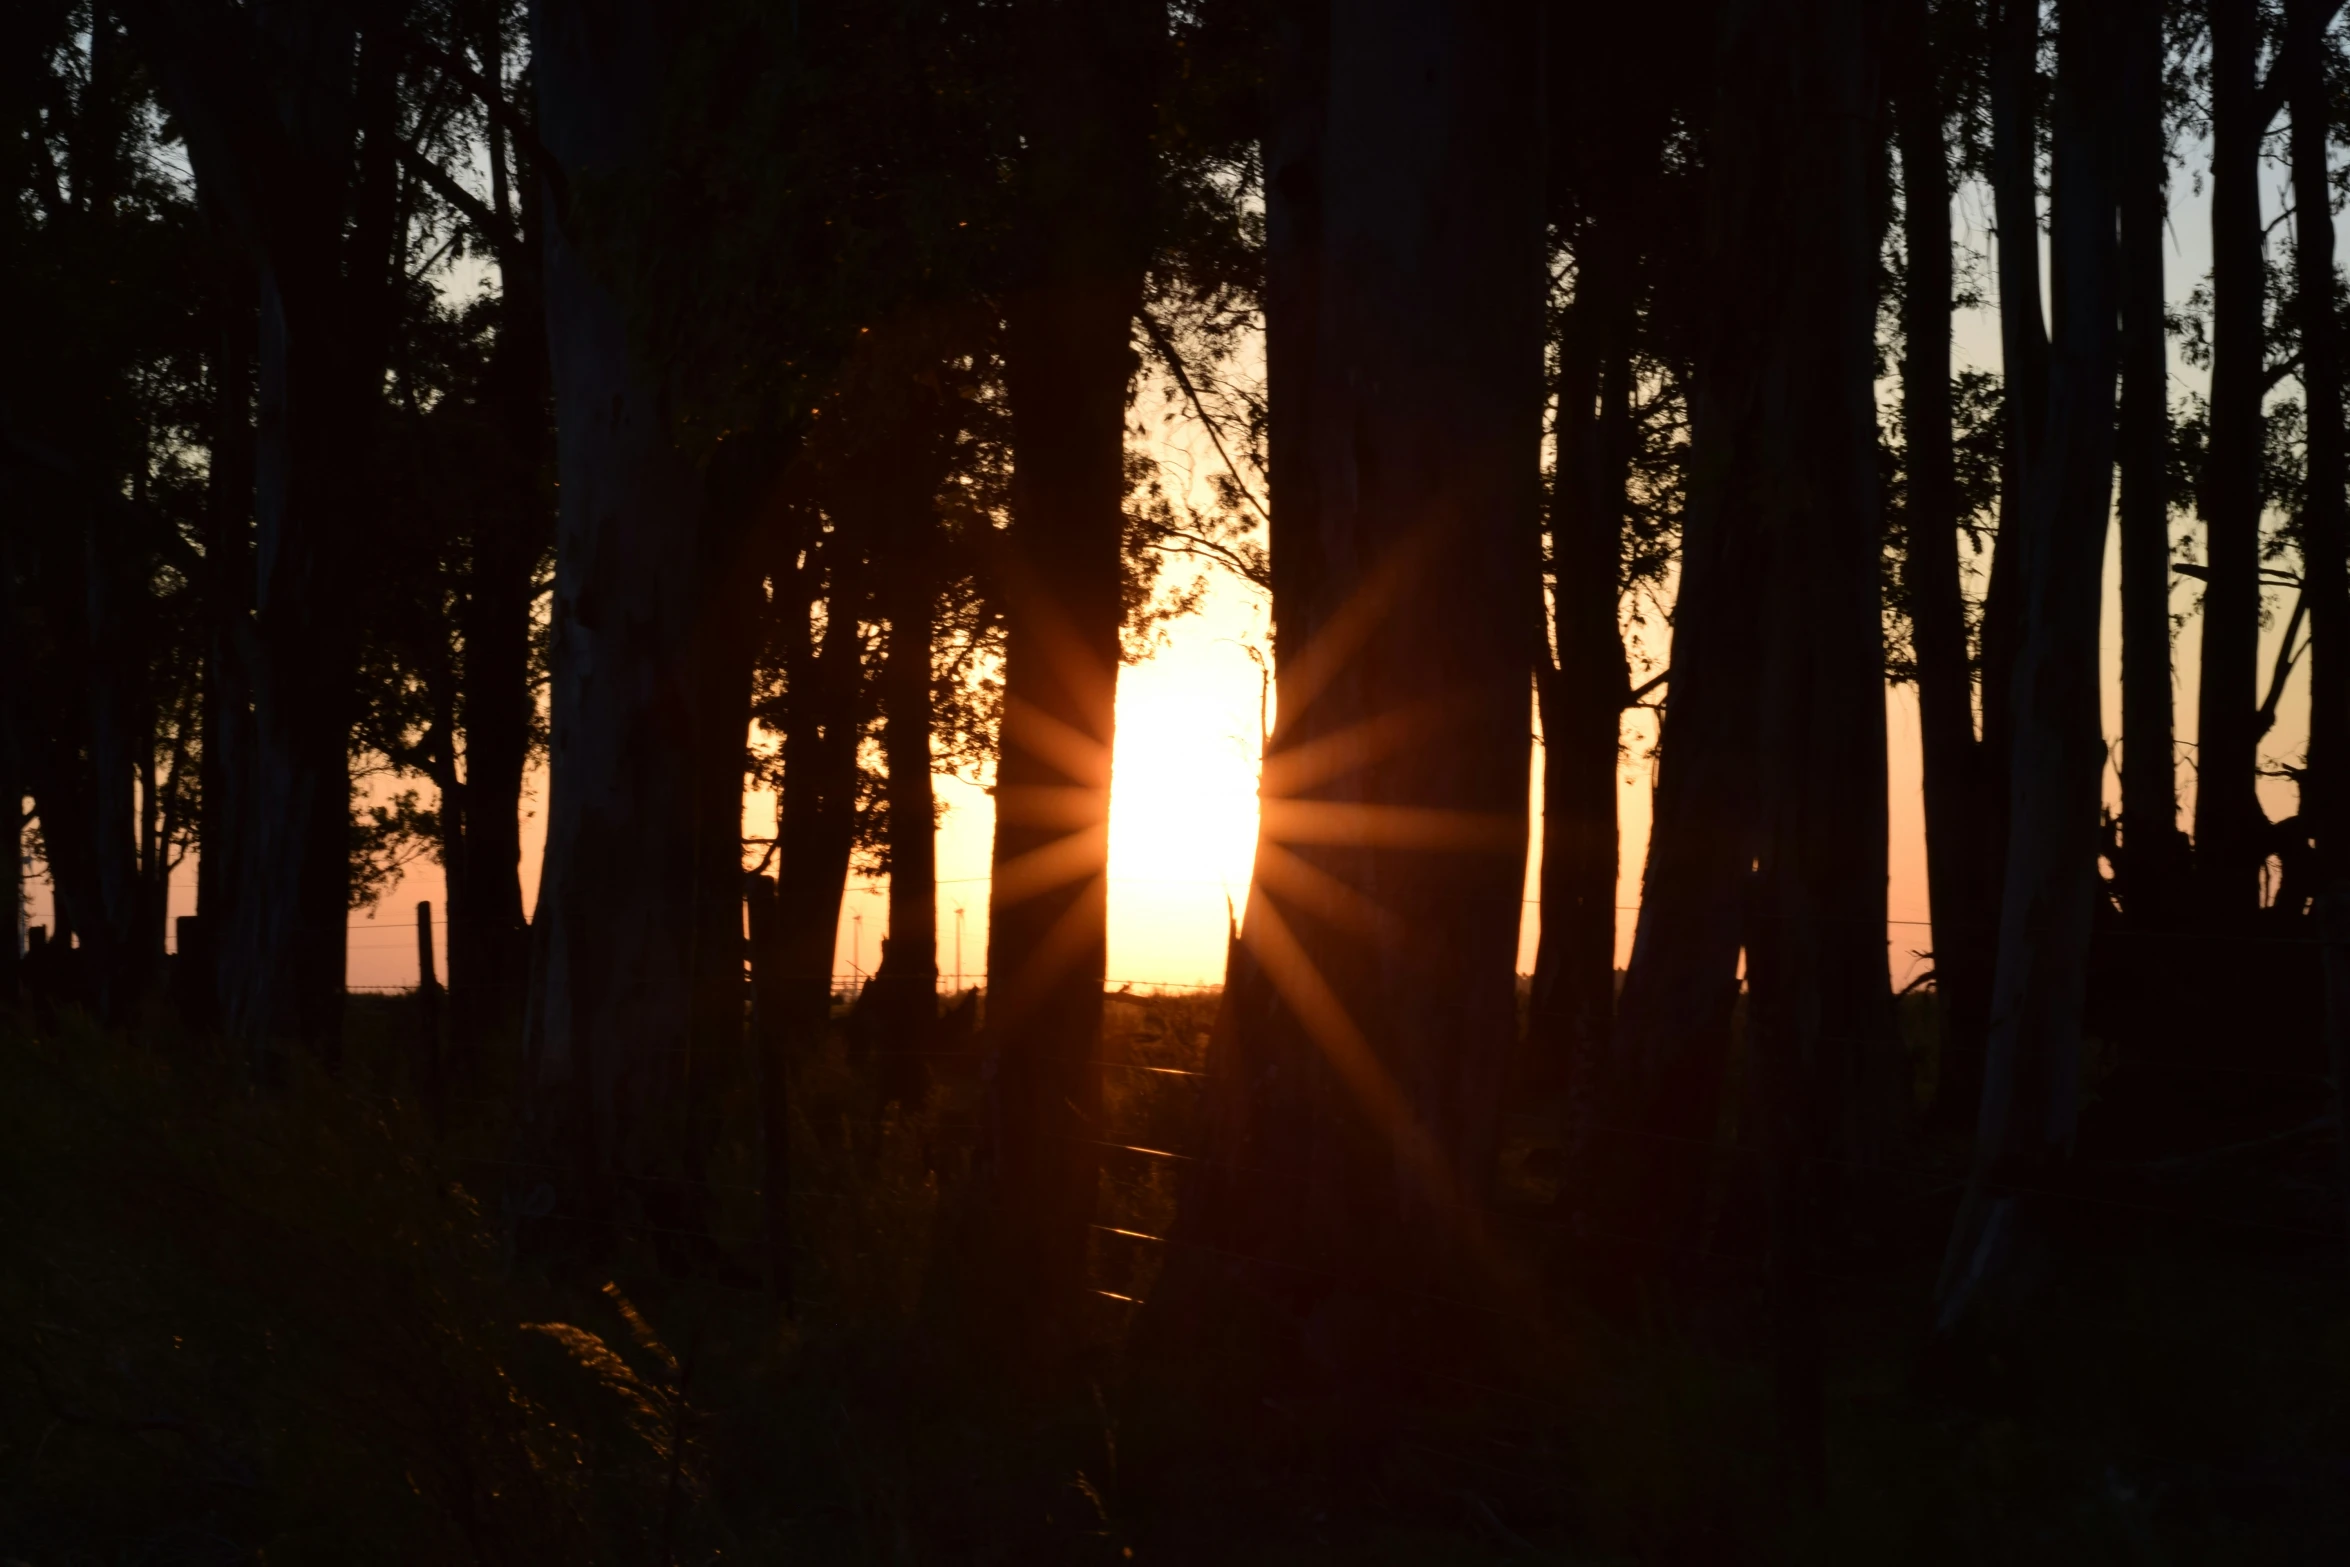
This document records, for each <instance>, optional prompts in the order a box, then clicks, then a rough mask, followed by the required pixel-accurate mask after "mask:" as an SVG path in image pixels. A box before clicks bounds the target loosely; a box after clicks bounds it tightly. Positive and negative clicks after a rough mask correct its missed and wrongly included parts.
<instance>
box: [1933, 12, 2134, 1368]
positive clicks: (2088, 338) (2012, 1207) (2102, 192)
mask: <svg viewBox="0 0 2350 1567" xmlns="http://www.w3.org/2000/svg"><path fill="white" fill-rule="evenodd" d="M2117 11H2118V8H2117V7H2115V6H2114V5H2112V4H2111V0H2063V3H2062V5H2061V7H2060V10H2059V13H2058V43H2057V84H2056V102H2055V112H2054V115H2053V117H2052V118H2053V127H2054V130H2053V138H2052V144H2051V155H2052V160H2053V163H2052V167H2053V170H2054V178H2055V194H2054V204H2053V206H2052V208H2051V217H2052V222H2051V233H2052V240H2051V244H2052V247H2053V257H2054V266H2053V275H2054V276H2055V278H2056V281H2057V294H2056V306H2057V309H2056V323H2057V331H2056V337H2055V341H2054V344H2053V352H2052V354H2051V357H2050V364H2049V383H2048V393H2047V408H2048V425H2047V429H2046V433H2045V437H2044V441H2045V444H2044V445H2043V446H2042V448H2041V457H2040V460H2039V462H2038V463H2037V465H2036V466H2035V467H2034V469H2033V471H2032V474H2031V480H2030V484H2031V487H2030V489H2029V490H2028V491H2027V492H2026V494H2025V496H2024V498H2023V512H2022V517H2021V522H2022V525H2023V530H2024V548H2023V552H2022V560H2021V562H2020V565H2021V567H2022V571H2021V575H2020V578H2019V581H2020V583H2021V588H2022V593H2023V604H2024V611H2025V614H2024V640H2023V646H2022V648H2021V650H2020V652H2019V655H2018V659H2017V663H2016V672H2015V682H2016V684H2015V732H2014V740H2013V750H2012V752H2011V760H2010V774H2009V777H2010V784H2009V795H2008V799H2009V822H2010V825H2009V830H2008V843H2007V876H2006V886H2005V890H2004V901H2003V903H2002V905H2001V909H2000V922H1999V967H1998V978H1997V982H1996V990H1995V992H1994V995H1993V999H1992V1010H1991V1019H1992V1021H1991V1034H1990V1039H1989V1042H1988V1048H1987V1051H1986V1055H1985V1063H1984V1073H1983V1097H1982V1108H1981V1112H1980V1116H1979V1119H1978V1122H1977V1125H1976V1131H1975V1147H1974V1160H1973V1166H1972V1169H1971V1172H1970V1175H1969V1179H1968V1184H1967V1191H1966V1197H1965V1200H1964V1202H1963V1204H1962V1206H1961V1208H1960V1210H1959V1215H1958V1219H1957V1222H1956V1224H1955V1226H1954V1228H1953V1230H1952V1233H1951V1238H1950V1246H1949V1251H1948V1253H1947V1256H1946V1260H1945V1262H1944V1265H1943V1270H1942V1278H1941V1282H1940V1285H1939V1286H1938V1289H1937V1298H1936V1315H1937V1321H1938V1323H1939V1325H1940V1326H1941V1328H1942V1329H1943V1330H1944V1331H1950V1330H1952V1329H1954V1328H1956V1327H1957V1326H1959V1325H1960V1324H1962V1323H1965V1322H1967V1321H1968V1320H1969V1319H1970V1318H1971V1317H1972V1316H1973V1314H1974V1313H1975V1312H1977V1311H1978V1310H1979V1309H1980V1308H1981V1307H1982V1306H1983V1305H1984V1303H1985V1302H1986V1300H1987V1299H1988V1298H1990V1297H1991V1296H1992V1295H1993V1294H1994V1293H2000V1292H2007V1291H2012V1290H2014V1289H2017V1288H2019V1287H2027V1286H2028V1283H2029V1281H2030V1279H2031V1276H2032V1274H2033V1272H2034V1271H2035V1267H2036V1259H2035V1258H2034V1257H2033V1256H2031V1255H2030V1254H2031V1252H2032V1251H2033V1248H2034V1247H2035V1246H2036V1245H2037V1244H2038V1241H2039V1237H2038V1236H2036V1235H2035V1234H2034V1233H2033V1231H2034V1228H2035V1225H2034V1220H2033V1217H2032V1216H2031V1214H2029V1213H2024V1212H2022V1211H2021V1210H2026V1209H2031V1208H2032V1205H2033V1204H2034V1203H2036V1202H2037V1201H2038V1200H2039V1195H2038V1194H2039V1193H2040V1191H2042V1190H2043V1189H2044V1187H2045V1183H2046V1182H2048V1181H2049V1179H2050V1178H2051V1174H2052V1172H2053V1171H2054V1170H2055V1169H2056V1168H2057V1167H2058V1166H2060V1165H2061V1164H2062V1162H2063V1161H2064V1160H2065V1159H2066V1158H2067V1157H2068V1156H2069V1155H2070V1153H2071V1151H2072V1145H2073V1137H2074V1133H2075V1128H2076V1120H2077V1117H2078V1114H2079V1109H2080V1071H2081V1017H2082V1007H2083V1002H2084V999H2085V993H2086V988H2087V980H2088V952H2089V926H2090V915H2091V911H2092V907H2093V905H2094V902H2095V898H2096V874H2097V872H2096V853H2097V851H2096V835H2097V817H2098V779H2099V774H2100V772H2101V770H2102V767H2103V763H2104V745H2103V740H2102V737H2101V735H2100V733H2099V717H2098V691H2097V667H2098V666H2097V635H2098V618H2099V591H2100V574H2101V572H2102V569H2103V566H2104V555H2105V535H2106V525H2107V521H2108V516H2109V512H2110V508H2111V505H2112V498H2113V459H2114V412H2115V377H2116V371H2117V369H2118V368H2119V367H2118V357H2119V351H2120V350H2119V342H2118V321H2119V310H2120V305H2121V287H2120V276H2119V273H2120V258H2119V254H2118V246H2117V240H2116V223H2115V194H2116V190H2115V180H2116V168H2117V165H2118V163H2119V157H2118V143H2119V142H2120V139H2121V115H2120V112H2119V110H2120V102H2119V100H2120V99H2121V96H2122V95H2121V92H2120V88H2119V84H2118V83H2117V82H2116V80H2115V77H2114V73H2113V72H2112V71H2111V70H2110V63H2111V61H2112V59H2113V53H2114V50H2115V49H2116V48H2117V47H2118V46H2119V45H2120V44H2121V43H2122V41H2123V40H2122V38H2121V37H2120V36H2119V28H2118V24H2117ZM2034 1212H2036V1210H2034ZM2019 1248H2020V1249H2021V1251H2022V1253H2023V1255H2021V1256H2020V1257H2019Z"/></svg>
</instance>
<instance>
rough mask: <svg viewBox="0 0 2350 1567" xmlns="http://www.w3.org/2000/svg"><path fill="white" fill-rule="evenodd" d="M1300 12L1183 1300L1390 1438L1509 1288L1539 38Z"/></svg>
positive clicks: (1535, 402)
mask: <svg viewBox="0 0 2350 1567" xmlns="http://www.w3.org/2000/svg"><path fill="white" fill-rule="evenodd" d="M1277 26H1278V28H1279V32H1278V34H1277V43H1276V62H1277V63H1276V68H1275V75H1274V92H1273V126H1274V129H1273V132H1272V135H1271V136H1270V138H1269V140H1268V147H1267V166H1268V209H1267V218H1268V236H1269V241H1270V247H1271V248H1270V254H1269V258H1268V259H1269V271H1268V295H1267V310H1268V315H1267V331H1268V340H1267V348H1268V370H1269V373H1270V376H1271V382H1270V395H1271V399H1272V402H1271V425H1270V431H1271V438H1272V441H1273V443H1274V445H1273V449H1272V464H1271V474H1272V480H1273V484H1274V491H1273V504H1272V514H1273V518H1274V529H1273V540H1272V546H1273V570H1274V594H1275V613H1276V616H1277V618H1278V623H1279V627H1280V637H1281V641H1280V644H1279V650H1280V655H1281V657H1280V665H1279V675H1280V682H1281V683H1280V689H1279V697H1280V709H1279V721H1278V725H1277V727H1276V729H1275V732H1274V734H1273V737H1272V743H1271V746H1270V748H1269V750H1268V753H1267V756H1266V759H1265V768H1264V782H1263V795H1264V800H1263V813H1262V818H1261V824H1260V828H1259V836H1258V845H1257V858H1256V866H1255V870H1254V874H1253V878H1252V882H1251V888H1250V894H1249V904H1248V911H1247V917H1246V920H1245V923H1244V924H1243V926H1242V929H1241V933H1240V942H1239V944H1238V947H1237V950H1236V953H1235V960H1234V964H1233V969H1234V972H1233V973H1232V975H1231V976H1230V978H1229V981H1228V985H1227V989H1226V991H1225V997H1224V1006H1223V1011H1222V1014H1221V1016H1220V1018H1219V1020H1218V1024H1217V1029H1216V1033H1215V1036H1214V1041H1213V1045H1212V1047H1211V1051H1210V1062H1209V1075H1208V1082H1207V1084H1206V1085H1205V1096H1206V1097H1205V1102H1204V1107H1205V1113H1206V1115H1207V1118H1208V1119H1207V1122H1206V1131H1205V1137H1204V1147H1203V1148H1202V1150H1201V1156H1200V1158H1199V1159H1198V1160H1197V1161H1196V1162H1194V1163H1191V1164H1189V1165H1187V1166H1186V1167H1185V1172H1184V1173H1185V1178H1186V1187H1185V1191H1184V1202H1183V1207H1182V1212H1181V1220H1180V1223H1179V1226H1178V1230H1177V1237H1176V1239H1177V1244H1175V1245H1174V1246H1172V1247H1171V1248H1170V1249H1169V1254H1168V1262H1167V1269H1166V1272H1165V1274H1164V1275H1163V1276H1162V1280H1161V1285H1160V1290H1159V1296H1158V1298H1157V1299H1154V1301H1153V1305H1152V1310H1153V1311H1154V1312H1155V1313H1159V1314H1160V1317H1161V1320H1162V1323H1163V1324H1164V1326H1165V1328H1166V1330H1167V1331H1168V1332H1169V1334H1170V1336H1171V1337H1172V1338H1174V1339H1176V1341H1178V1342H1179V1341H1180V1340H1181V1338H1182V1337H1183V1336H1189V1337H1191V1338H1192V1339H1193V1340H1194V1341H1195V1342H1197V1341H1202V1340H1206V1341H1211V1342H1212V1341H1216V1337H1217V1336H1220V1335H1222V1334H1224V1333H1226V1332H1238V1333H1241V1334H1243V1335H1244V1339H1243V1341H1244V1342H1249V1343H1254V1344H1257V1345H1261V1346H1263V1348H1264V1350H1265V1352H1266V1353H1267V1354H1268V1355H1269V1356H1270V1360H1269V1361H1268V1362H1267V1364H1268V1365H1269V1366H1271V1367H1280V1368H1284V1369H1281V1370H1280V1371H1279V1373H1278V1374H1280V1375H1282V1376H1284V1377H1288V1376H1293V1375H1295V1374H1296V1369H1295V1368H1300V1367H1304V1368H1311V1369H1312V1371H1313V1372H1314V1373H1316V1374H1318V1375H1319V1376H1321V1377H1322V1378H1324V1379H1326V1381H1325V1385H1326V1386H1327V1387H1328V1388H1329V1389H1330V1390H1331V1391H1332V1392H1333V1393H1334V1394H1335V1395H1336V1396H1339V1397H1341V1398H1343V1399H1345V1400H1346V1401H1347V1402H1346V1403H1345V1404H1344V1405H1342V1406H1341V1407H1342V1408H1345V1409H1363V1410H1365V1412H1366V1413H1367V1414H1369V1416H1370V1418H1369V1419H1368V1420H1367V1421H1360V1422H1354V1423H1353V1424H1352V1425H1351V1426H1350V1430H1349V1433H1348V1439H1349V1440H1365V1439H1368V1438H1369V1437H1370V1436H1371V1435H1372V1434H1373V1433H1374V1432H1375V1431H1376V1430H1378V1429H1380V1428H1381V1427H1380V1422H1381V1419H1382V1416H1381V1415H1380V1413H1379V1410H1380V1408H1381V1399H1382V1394H1383V1391H1385V1390H1392V1389H1394V1388H1395V1387H1396V1386H1398V1384H1399V1381H1408V1379H1410V1378H1412V1377H1414V1376H1416V1375H1419V1374H1421V1373H1423V1372H1428V1371H1433V1370H1435V1369H1436V1368H1437V1365H1438V1363H1440V1362H1441V1361H1442V1360H1443V1359H1444V1357H1445V1356H1446V1355H1448V1354H1449V1353H1451V1352H1452V1350H1453V1349H1454V1348H1455V1347H1456V1346H1457V1345H1458V1344H1460V1343H1461V1342H1462V1341H1463V1339H1465V1338H1466V1337H1468V1336H1469V1335H1466V1334H1456V1333H1455V1332H1453V1331H1451V1330H1450V1328H1448V1327H1440V1326H1439V1325H1438V1324H1439V1323H1440V1322H1441V1321H1442V1317H1443V1311H1444V1308H1443V1307H1442V1306H1440V1305H1437V1304H1435V1303H1433V1302H1432V1300H1431V1297H1438V1296H1441V1297H1449V1298H1451V1299H1453V1300H1461V1299H1464V1298H1465V1299H1468V1300H1471V1301H1482V1302H1494V1301H1498V1300H1503V1299H1508V1298H1511V1297H1510V1295H1509V1290H1510V1284H1509V1282H1508V1280H1507V1279H1506V1277H1505V1276H1504V1275H1503V1274H1501V1273H1500V1272H1499V1271H1498V1267H1497V1264H1496V1261H1495V1259H1494V1257H1493V1255H1492V1253H1491V1252H1490V1251H1489V1250H1488V1248H1487V1247H1486V1246H1485V1245H1484V1243H1483V1240H1482V1231H1483V1225H1484V1219H1483V1217H1482V1214H1483V1204H1484V1194H1485V1191H1486V1187H1487V1184H1488V1182H1489V1180H1490V1177H1491V1174H1492V1170H1493V1161H1494V1158H1495V1154H1496V1137H1497V1126H1498V1120H1499V1113H1500V1108H1501V1106H1500V1096H1501V1086H1502V1067H1503V1063H1504V1060H1505V1058H1506V1056H1507V1053H1508V1052H1509V1050H1510V1048H1511V1045H1512V1036H1513V1034H1514V1032H1515V1012H1516V1004H1515V997H1514V989H1515V980H1514V976H1513V973H1512V970H1513V968H1514V966H1515V964H1514V958H1515V952H1516V947H1517V940H1518V929H1519V923H1520V918H1521V914H1522V910H1521V908H1520V902H1519V900H1520V896H1521V892H1522V888H1523V878H1524V873H1525V849H1526V829H1527V820H1526V794H1527V790H1526V772H1527V766H1528V762H1529V760H1530V758H1529V755H1528V735H1527V722H1526V720H1527V716H1528V714H1527V708H1528V694H1529V693H1528V689H1527V687H1528V679H1527V671H1528V670H1529V668H1530V667H1531V665H1532V663H1533V659H1534V657H1535V654H1536V651H1537V646H1538V642H1537V639H1538V637H1539V634H1540V621H1539V619H1538V610H1537V607H1538V604H1539V597H1538V586H1537V585H1538V577H1537V573H1538V571H1539V556H1538V543H1539V540H1538V535H1537V525H1538V504H1539V473H1538V462H1539V455H1540V445H1541V426H1540V414H1541V406H1542V402H1543V386H1542V367H1541V353H1540V349H1541V340H1542V339H1541V334H1542V307H1543V289H1544V267H1543V216H1544V214H1543V202H1542V179H1541V167H1540V158H1541V138H1540V136H1539V134H1538V131H1539V126H1540V117H1541V110H1542V98H1541V77H1540V67H1539V60H1540V56H1539V52H1538V50H1537V48H1536V45H1537V42H1538V39H1537V36H1536V32H1535V28H1534V24H1533V20H1532V18H1531V16H1530V15H1528V14H1527V13H1526V12H1524V11H1523V10H1522V9H1520V8H1516V7H1509V6H1504V5H1499V4H1467V5H1463V4H1443V3H1438V0H1399V3H1391V4H1385V5H1378V6H1345V7H1335V8H1331V9H1330V10H1329V11H1328V12H1327V13H1326V14H1317V13H1316V12H1315V11H1314V10H1312V9H1311V8H1308V7H1299V8H1297V9H1296V10H1293V11H1286V12H1284V13H1283V14H1282V16H1281V17H1280V18H1279V21H1278V23H1277ZM1415 1324H1418V1326H1415ZM1454 1326H1457V1324H1455V1325H1454ZM1250 1404H1251V1406H1252V1407H1253V1405H1254V1400H1253V1399H1252V1400H1250Z"/></svg>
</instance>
